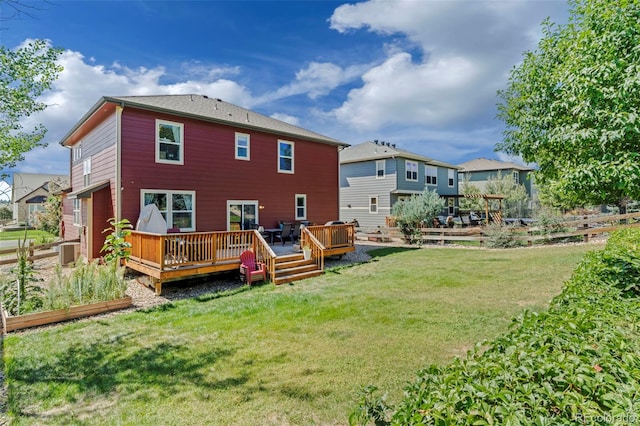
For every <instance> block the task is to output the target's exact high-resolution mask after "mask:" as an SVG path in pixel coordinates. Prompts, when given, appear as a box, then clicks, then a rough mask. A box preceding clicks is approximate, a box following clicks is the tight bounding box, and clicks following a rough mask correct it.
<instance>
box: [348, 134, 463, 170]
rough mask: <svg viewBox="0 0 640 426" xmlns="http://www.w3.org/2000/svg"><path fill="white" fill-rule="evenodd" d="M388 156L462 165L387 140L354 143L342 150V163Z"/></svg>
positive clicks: (449, 166)
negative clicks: (413, 150)
mask: <svg viewBox="0 0 640 426" xmlns="http://www.w3.org/2000/svg"><path fill="white" fill-rule="evenodd" d="M386 158H406V159H408V160H416V161H420V162H423V163H427V164H431V165H434V166H440V167H447V168H450V169H459V168H460V167H458V166H456V165H453V164H449V163H445V162H443V161H438V160H434V159H433V158H429V157H425V156H423V155H419V154H414V153H413V152H409V151H405V150H404V149H400V148H396V145H395V144H388V143H385V142H378V141H373V142H371V141H369V142H363V143H361V144H358V145H353V146H350V147H348V148H345V149H343V150H342V151H340V164H347V163H359V162H362V161H371V160H383V159H386Z"/></svg>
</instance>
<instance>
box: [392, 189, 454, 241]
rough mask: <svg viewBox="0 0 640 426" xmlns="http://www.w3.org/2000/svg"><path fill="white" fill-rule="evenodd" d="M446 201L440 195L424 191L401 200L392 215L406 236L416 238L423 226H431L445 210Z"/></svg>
mask: <svg viewBox="0 0 640 426" xmlns="http://www.w3.org/2000/svg"><path fill="white" fill-rule="evenodd" d="M444 205H445V201H444V199H443V198H442V197H440V195H438V193H437V192H436V191H435V190H434V191H429V190H428V189H426V188H425V189H424V191H422V194H419V195H416V194H414V195H412V196H411V197H410V198H407V199H404V200H399V201H398V202H397V203H395V204H394V205H393V208H392V210H391V213H392V214H393V215H394V216H395V217H396V223H397V224H398V227H400V229H401V230H402V232H403V234H404V235H405V236H416V235H417V234H419V233H420V228H422V227H423V226H431V223H432V222H433V219H434V218H435V217H436V216H437V215H438V214H439V213H440V212H441V211H442V209H444Z"/></svg>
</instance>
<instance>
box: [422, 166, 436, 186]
mask: <svg viewBox="0 0 640 426" xmlns="http://www.w3.org/2000/svg"><path fill="white" fill-rule="evenodd" d="M429 172H432V173H429ZM429 181H431V182H429ZM424 182H425V183H426V184H427V185H430V186H437V185H438V167H437V166H430V165H426V164H425V166H424Z"/></svg>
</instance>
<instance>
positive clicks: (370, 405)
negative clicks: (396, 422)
mask: <svg viewBox="0 0 640 426" xmlns="http://www.w3.org/2000/svg"><path fill="white" fill-rule="evenodd" d="M377 391H378V388H377V387H376V386H372V385H369V386H366V387H365V388H364V389H362V390H361V391H360V392H359V393H358V396H359V398H358V402H359V403H358V406H357V407H356V408H355V410H354V411H353V412H352V413H351V415H350V416H349V424H350V425H351V426H355V425H358V426H366V425H367V424H369V421H370V420H373V423H374V424H375V425H376V426H384V425H388V424H390V423H389V417H388V415H387V413H388V412H389V409H390V407H389V405H388V404H387V402H386V398H387V395H386V394H384V395H382V396H375V395H374V394H375V393H376V392H377Z"/></svg>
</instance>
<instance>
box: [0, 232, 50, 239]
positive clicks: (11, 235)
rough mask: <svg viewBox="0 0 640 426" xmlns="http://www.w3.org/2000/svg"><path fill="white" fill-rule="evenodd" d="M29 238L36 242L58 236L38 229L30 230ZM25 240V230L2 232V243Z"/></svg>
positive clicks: (0, 234) (0, 237)
mask: <svg viewBox="0 0 640 426" xmlns="http://www.w3.org/2000/svg"><path fill="white" fill-rule="evenodd" d="M27 238H28V239H32V240H34V241H38V240H39V239H42V238H50V239H55V238H56V236H55V235H53V234H50V233H48V232H45V231H41V230H38V229H29V230H27ZM23 239H24V230H21V231H3V232H0V241H11V240H23Z"/></svg>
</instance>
